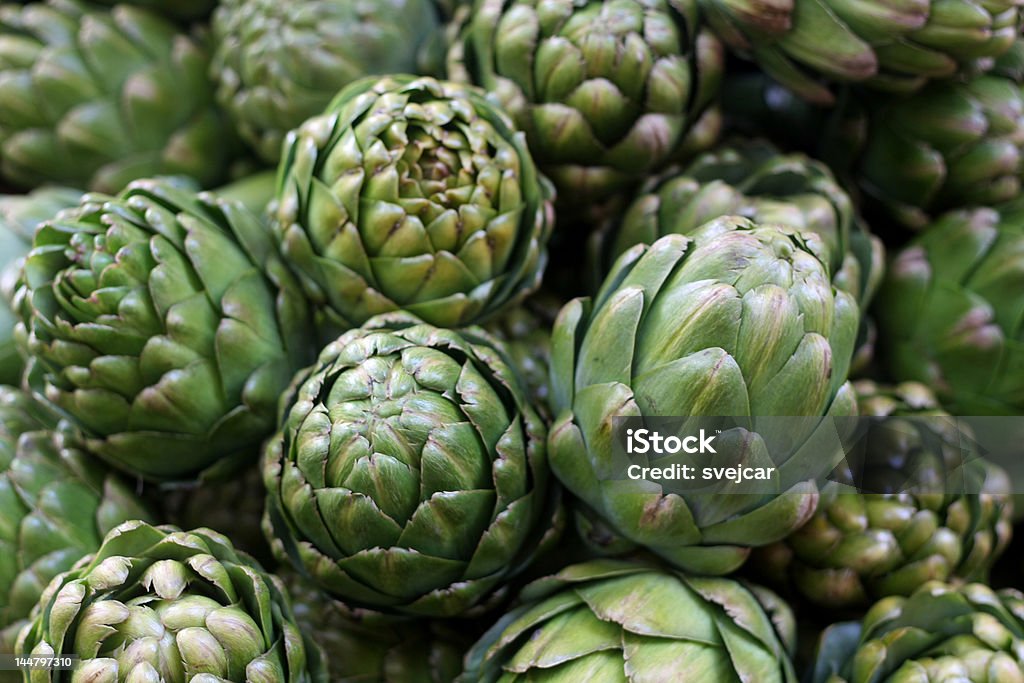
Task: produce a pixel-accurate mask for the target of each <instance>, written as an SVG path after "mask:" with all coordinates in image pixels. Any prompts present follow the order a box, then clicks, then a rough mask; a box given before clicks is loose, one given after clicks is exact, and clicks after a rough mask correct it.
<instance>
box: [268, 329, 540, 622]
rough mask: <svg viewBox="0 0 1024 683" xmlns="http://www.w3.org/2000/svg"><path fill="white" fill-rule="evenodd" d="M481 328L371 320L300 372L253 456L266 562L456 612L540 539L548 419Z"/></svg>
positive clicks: (405, 606)
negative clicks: (260, 465)
mask: <svg viewBox="0 0 1024 683" xmlns="http://www.w3.org/2000/svg"><path fill="white" fill-rule="evenodd" d="M484 335H485V333H484V332H483V331H482V330H480V329H478V328H477V329H473V328H470V329H468V330H463V331H461V332H453V331H449V330H443V329H438V328H435V327H431V326H429V325H425V324H421V323H419V321H417V320H416V319H415V318H412V317H411V316H408V315H406V314H391V315H385V316H380V317H378V318H375V319H374V320H372V321H370V322H369V323H367V325H366V326H364V327H363V328H361V329H355V330H352V331H350V332H348V333H346V334H345V335H343V336H342V337H340V338H339V339H338V340H337V341H335V342H334V343H332V344H330V345H329V346H328V347H327V348H326V349H325V350H324V351H323V353H322V354H321V356H320V360H319V362H318V363H317V364H316V365H314V366H313V367H312V368H311V369H310V370H308V371H306V372H304V373H302V374H300V375H298V376H297V377H296V380H295V382H294V383H293V385H292V388H291V390H290V391H289V393H288V394H286V396H285V397H284V398H283V399H282V410H283V413H284V418H283V428H282V430H281V431H280V432H279V433H278V434H277V435H276V436H274V437H273V438H272V439H271V440H270V441H269V442H268V445H267V449H266V455H265V459H264V468H265V469H264V483H265V484H266V488H267V514H266V518H265V519H266V521H265V524H264V528H265V530H266V532H267V536H268V538H269V539H270V540H271V544H272V547H273V549H274V550H275V552H276V553H277V554H278V556H280V557H281V558H282V559H287V560H289V561H290V562H291V563H292V564H293V565H294V566H295V567H296V568H297V569H298V570H299V571H301V572H303V573H304V574H305V575H307V576H308V577H309V578H310V579H311V580H312V581H314V582H315V583H316V584H317V585H319V586H320V587H321V588H322V589H324V590H325V591H327V592H328V593H330V594H331V595H333V596H334V597H336V598H339V599H341V600H344V601H345V602H348V603H350V604H352V605H356V606H361V607H368V608H372V609H377V610H381V611H387V612H391V613H402V614H409V615H420V616H455V615H460V614H465V613H467V612H470V611H472V610H474V608H478V607H481V606H482V605H484V604H485V603H487V601H488V600H489V599H490V598H491V597H492V596H493V595H494V594H495V593H496V591H500V589H502V588H503V587H504V586H503V583H504V582H505V581H506V580H507V579H508V578H510V577H511V576H513V575H514V574H516V573H518V572H519V571H520V570H522V569H523V567H524V566H525V565H526V564H527V563H528V562H529V560H530V559H532V558H533V557H534V555H535V554H536V553H537V551H538V548H539V547H541V546H542V545H543V544H546V543H547V542H548V541H550V540H551V538H552V536H553V534H554V532H553V531H552V530H553V528H554V525H553V520H554V519H555V517H556V516H557V512H558V508H557V505H556V502H557V501H556V498H555V496H554V495H553V494H555V493H556V490H555V489H554V487H553V485H552V484H551V483H550V482H549V477H550V475H549V472H548V464H547V460H546V455H545V448H544V437H545V425H544V423H543V422H542V421H541V419H540V418H539V417H538V415H537V413H536V412H535V411H534V410H533V408H531V407H530V405H529V403H528V401H527V399H526V397H525V394H524V392H523V390H522V389H521V387H520V384H519V380H518V378H517V377H516V376H515V375H514V373H513V371H512V369H511V368H510V367H509V365H508V364H507V362H506V361H505V359H504V355H503V354H502V353H501V350H500V349H499V343H498V342H497V341H496V340H494V339H493V338H490V337H487V336H484Z"/></svg>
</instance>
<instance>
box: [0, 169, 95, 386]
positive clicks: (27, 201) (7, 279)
mask: <svg viewBox="0 0 1024 683" xmlns="http://www.w3.org/2000/svg"><path fill="white" fill-rule="evenodd" d="M80 196H81V193H80V192H78V191H77V190H70V189H65V188H42V189H40V190H36V191H35V192H33V193H31V194H28V195H0V384H20V383H21V373H22V370H23V368H24V362H23V360H22V358H21V354H20V353H19V352H18V349H17V344H16V343H15V341H14V325H15V321H16V319H17V316H16V315H15V312H14V310H13V309H12V308H11V303H12V301H13V299H14V291H15V289H16V288H17V283H18V278H19V277H20V276H21V264H22V261H23V258H24V256H25V254H26V253H28V250H29V248H30V247H31V246H32V236H33V234H34V233H35V229H36V226H37V225H39V224H40V223H42V222H43V221H45V220H47V219H50V218H53V217H54V216H56V215H57V213H58V212H60V211H61V210H62V209H65V208H68V207H71V206H74V205H75V204H77V203H78V199H79V197H80Z"/></svg>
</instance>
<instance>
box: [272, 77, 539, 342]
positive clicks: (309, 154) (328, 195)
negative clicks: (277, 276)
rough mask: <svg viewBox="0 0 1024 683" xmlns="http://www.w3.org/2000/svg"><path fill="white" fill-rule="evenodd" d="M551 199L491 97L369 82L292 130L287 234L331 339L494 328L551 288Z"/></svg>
mask: <svg viewBox="0 0 1024 683" xmlns="http://www.w3.org/2000/svg"><path fill="white" fill-rule="evenodd" d="M551 198H552V190H551V189H550V185H549V183H548V181H547V180H545V179H544V178H543V177H542V176H541V175H539V173H538V172H537V169H536V167H535V166H534V163H533V160H532V159H531V157H530V153H529V151H528V150H527V148H526V142H525V140H524V138H523V136H522V133H520V132H518V131H517V130H516V129H515V128H514V127H513V125H512V123H511V121H510V120H509V118H508V117H507V115H506V114H505V113H504V112H503V111H502V110H501V109H499V108H498V107H496V106H495V105H494V104H492V103H491V102H490V101H489V100H487V99H486V98H485V97H484V95H483V93H482V92H479V91H477V90H475V89H473V88H468V87H465V86H461V85H457V84H454V83H448V82H442V81H436V80H434V79H431V78H413V77H411V76H389V77H385V78H381V79H377V78H367V79H362V80H360V81H358V82H356V83H353V84H352V85H350V86H348V87H347V88H345V90H343V91H342V92H341V93H339V94H338V96H337V97H336V98H335V100H334V101H333V102H332V103H331V104H330V105H329V106H328V108H327V111H326V113H324V114H323V115H321V116H318V117H314V118H313V119H310V120H309V121H307V122H306V123H304V124H303V125H302V126H300V127H299V128H298V129H297V130H294V131H292V132H291V133H290V134H289V136H288V138H287V141H286V149H285V154H284V157H283V160H282V164H281V168H280V172H279V176H278V194H277V200H276V203H275V205H274V206H273V207H272V209H271V210H272V212H273V214H274V218H275V221H274V226H275V235H276V237H277V239H278V241H279V242H280V245H281V249H282V251H283V253H284V255H285V256H286V257H287V259H288V261H289V263H290V265H291V266H292V267H293V269H294V270H295V272H296V273H297V275H298V277H299V279H300V281H301V283H302V285H303V287H304V288H305V290H306V293H307V295H308V296H309V297H310V299H312V300H313V301H314V302H315V303H316V305H317V307H318V310H319V311H320V312H321V314H322V318H323V320H322V322H324V323H325V324H326V325H327V328H328V329H332V328H338V329H340V330H347V329H350V328H351V327H354V326H357V325H360V324H362V323H364V322H366V321H367V320H368V319H369V318H371V317H373V316H374V315H377V314H381V313H387V312H392V311H399V310H403V311H406V312H408V313H411V314H413V315H415V316H417V317H419V318H420V319H422V320H424V321H425V322H428V323H430V324H434V325H441V326H445V327H458V326H463V325H467V324H472V323H476V322H480V321H483V320H484V319H486V318H489V317H491V316H493V315H495V314H496V313H497V312H499V311H500V310H502V308H504V307H505V306H508V305H510V304H512V303H515V302H516V301H518V300H520V299H522V298H523V297H525V296H526V295H527V294H528V293H529V292H531V291H533V290H534V289H536V288H537V286H539V284H540V278H541V275H542V273H543V270H544V266H545V264H546V262H547V251H546V244H547V240H548V236H549V234H550V230H551V228H552V223H553V213H552V207H551Z"/></svg>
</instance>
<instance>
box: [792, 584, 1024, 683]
mask: <svg viewBox="0 0 1024 683" xmlns="http://www.w3.org/2000/svg"><path fill="white" fill-rule="evenodd" d="M1022 641H1024V595H1022V594H1021V593H1019V592H1018V591H1016V590H1012V589H1006V590H1001V591H999V592H996V591H994V590H992V589H991V588H988V587H987V586H983V585H981V584H978V583H972V584H967V585H963V586H948V585H945V584H942V583H939V582H937V581H936V582H931V583H928V584H926V585H924V586H922V587H921V588H920V589H918V590H917V591H916V592H915V593H914V594H913V595H911V596H910V597H890V598H885V599H884V600H880V601H879V602H878V603H877V604H875V605H874V607H872V608H871V609H870V610H869V611H868V613H867V615H865V617H864V619H863V621H861V622H851V623H842V624H836V625H835V626H832V627H830V628H829V629H827V630H826V631H825V633H824V634H823V635H822V638H821V641H820V643H819V645H818V655H817V660H816V661H815V663H814V668H813V670H812V671H811V672H810V673H811V676H809V677H808V681H809V682H810V683H874V682H875V681H893V682H895V681H922V682H928V681H935V682H936V683H937V682H939V681H971V682H972V683H1009V682H1011V681H1020V680H1022V679H1024V654H1022V653H1024V642H1022Z"/></svg>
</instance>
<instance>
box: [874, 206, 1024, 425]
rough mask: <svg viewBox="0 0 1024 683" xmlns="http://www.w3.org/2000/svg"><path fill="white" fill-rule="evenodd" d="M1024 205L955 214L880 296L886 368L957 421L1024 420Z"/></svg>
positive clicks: (900, 260)
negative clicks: (921, 387)
mask: <svg viewBox="0 0 1024 683" xmlns="http://www.w3.org/2000/svg"><path fill="white" fill-rule="evenodd" d="M1022 254H1024V201H1021V200H1017V201H1014V202H1012V203H1010V204H1006V205H1003V206H1001V207H998V208H995V209H990V208H985V209H974V210H969V211H958V212H952V213H949V214H946V215H945V216H943V217H941V218H940V219H939V220H938V221H936V222H935V223H933V224H932V225H931V226H929V228H928V230H926V231H925V232H924V234H922V235H920V236H919V237H918V238H917V239H915V240H914V241H913V242H911V243H910V245H909V246H907V247H906V248H905V249H904V250H903V251H902V252H900V253H899V254H898V255H897V256H896V258H895V260H894V261H893V263H892V265H891V267H890V268H889V273H888V276H887V278H886V280H885V282H884V283H883V285H882V289H881V290H880V293H879V297H878V301H877V305H876V317H877V320H878V329H879V341H880V347H881V352H882V356H883V360H884V361H885V363H886V367H887V368H888V370H889V372H890V374H891V375H892V376H893V377H895V378H897V379H899V380H917V381H921V382H924V383H925V384H927V385H928V386H929V387H931V388H932V389H933V390H934V391H935V392H936V393H937V394H938V396H939V399H940V400H941V401H942V403H943V405H944V406H946V408H947V409H948V410H949V411H950V412H953V413H955V414H957V415H1020V414H1022V413H1024V297H1022V296H1021V292H1024V259H1022V257H1021V255H1022Z"/></svg>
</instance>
